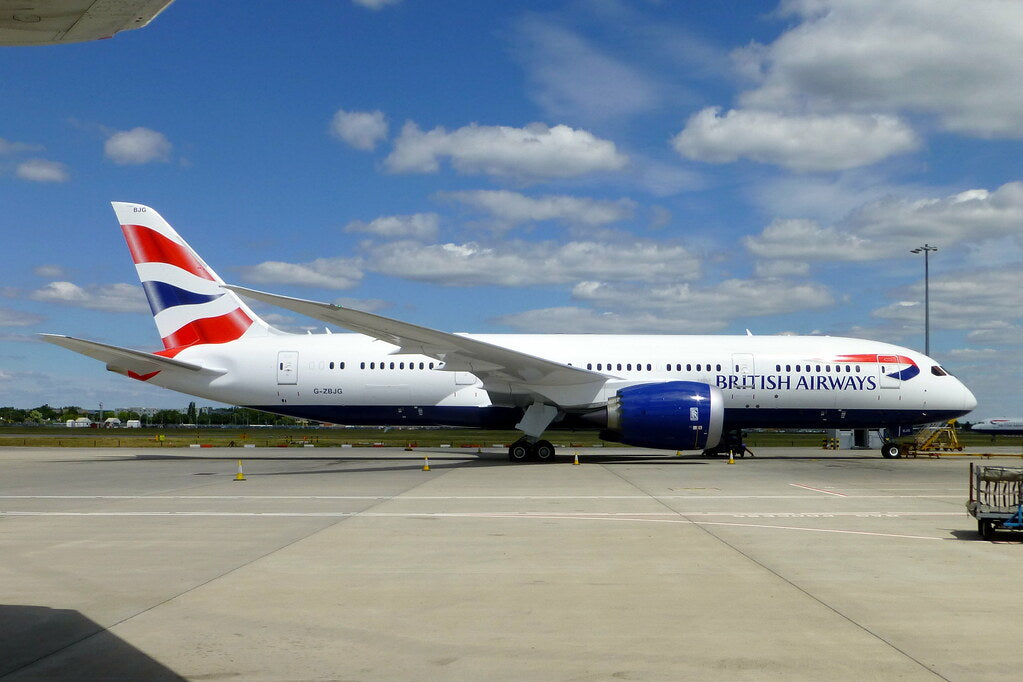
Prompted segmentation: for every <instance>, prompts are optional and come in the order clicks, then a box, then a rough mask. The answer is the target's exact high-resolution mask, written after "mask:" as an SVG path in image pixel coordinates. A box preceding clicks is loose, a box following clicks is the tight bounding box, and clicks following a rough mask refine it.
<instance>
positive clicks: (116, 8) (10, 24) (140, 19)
mask: <svg viewBox="0 0 1023 682" xmlns="http://www.w3.org/2000/svg"><path fill="white" fill-rule="evenodd" d="M173 1H174V0H117V1H116V2H111V1H110V0H13V1H12V0H0V45H58V44H61V43H80V42H84V41H87V40H102V39H104V38H111V37H113V36H114V34H115V33H119V32H121V31H127V30H131V29H134V28H142V27H143V26H145V25H147V24H148V23H149V22H151V21H152V20H153V19H155V18H156V15H158V14H159V13H160V12H162V11H163V10H165V9H166V8H167V6H168V5H170V4H171V3H172V2H173Z"/></svg>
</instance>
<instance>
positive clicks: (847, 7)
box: [735, 0, 1023, 139]
mask: <svg viewBox="0 0 1023 682" xmlns="http://www.w3.org/2000/svg"><path fill="white" fill-rule="evenodd" d="M782 9H783V12H785V13H787V14H789V15H791V16H795V17H796V18H797V19H798V20H799V22H800V23H798V25H796V26H795V27H793V28H792V29H791V30H789V31H787V32H786V33H784V34H783V35H782V36H781V37H779V38H778V39H777V40H776V41H774V42H773V43H772V44H770V45H767V46H764V45H759V44H753V45H751V46H750V47H748V48H745V49H743V50H740V51H738V52H736V54H735V58H736V61H737V62H738V63H739V67H740V70H741V71H742V72H744V73H746V74H748V75H752V76H753V77H755V78H756V79H757V80H758V86H757V87H756V88H755V89H754V90H752V91H749V92H747V93H745V94H744V95H743V96H742V97H741V98H740V104H741V106H742V107H744V108H753V109H769V110H774V111H800V110H805V108H806V107H808V106H809V107H810V108H811V110H815V111H852V112H860V113H877V112H889V113H890V112H896V111H904V112H914V113H921V114H926V115H933V116H935V117H936V118H937V119H938V121H939V122H940V123H941V125H943V126H944V127H945V128H946V129H947V130H951V131H957V132H963V133H969V134H974V135H979V136H991V137H1010V138H1017V139H1018V138H1021V137H1023V127H1020V125H1019V122H1020V120H1021V118H1023V89H1021V88H1020V87H1019V83H1020V82H1023V59H1021V58H1020V55H1021V54H1023V34H1021V33H1020V30H1019V27H1020V26H1021V25H1023V3H1018V2H1005V1H1003V0H973V1H972V2H969V3H959V2H933V1H932V0H900V2H890V0H831V1H829V2H821V1H820V0H789V1H788V2H784V3H783V4H782Z"/></svg>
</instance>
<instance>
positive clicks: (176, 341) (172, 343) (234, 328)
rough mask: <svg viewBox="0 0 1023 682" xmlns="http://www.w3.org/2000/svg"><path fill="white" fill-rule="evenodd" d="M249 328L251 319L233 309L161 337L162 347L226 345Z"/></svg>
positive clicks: (241, 311) (237, 309)
mask: <svg viewBox="0 0 1023 682" xmlns="http://www.w3.org/2000/svg"><path fill="white" fill-rule="evenodd" d="M251 326H252V318H251V317H249V316H248V315H246V314H245V312H244V311H243V310H242V309H241V308H235V309H234V310H232V311H231V312H229V313H227V314H225V315H219V316H217V317H204V318H202V319H199V320H195V321H194V322H189V323H188V324H186V325H184V326H183V327H181V328H180V329H178V330H177V331H176V332H174V333H173V334H170V335H169V336H165V337H163V347H164V348H167V349H171V348H180V347H182V346H193V345H195V344H197V343H227V342H228V341H234V340H235V339H237V338H239V337H241V335H242V334H244V333H245V330H246V329H248V328H249V327H251Z"/></svg>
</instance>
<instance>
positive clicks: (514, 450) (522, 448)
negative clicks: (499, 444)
mask: <svg viewBox="0 0 1023 682" xmlns="http://www.w3.org/2000/svg"><path fill="white" fill-rule="evenodd" d="M529 450H530V447H529V443H527V442H526V441H525V440H517V441H515V442H514V443H512V444H511V447H509V448H508V461H509V462H525V461H526V460H527V459H529V454H530V453H529Z"/></svg>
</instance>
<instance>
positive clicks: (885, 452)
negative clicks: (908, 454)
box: [881, 443, 902, 459]
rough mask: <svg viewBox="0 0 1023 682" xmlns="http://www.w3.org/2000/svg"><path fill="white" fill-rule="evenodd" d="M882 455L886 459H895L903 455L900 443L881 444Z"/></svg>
mask: <svg viewBox="0 0 1023 682" xmlns="http://www.w3.org/2000/svg"><path fill="white" fill-rule="evenodd" d="M881 456H882V457H884V458H885V459H895V458H897V457H900V456H902V451H901V450H899V444H898V443H885V444H884V445H882V446H881Z"/></svg>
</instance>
